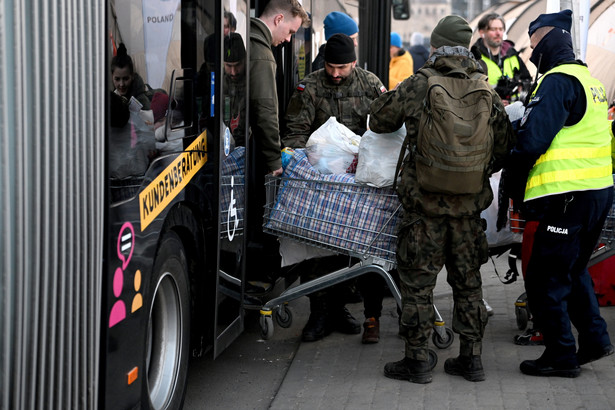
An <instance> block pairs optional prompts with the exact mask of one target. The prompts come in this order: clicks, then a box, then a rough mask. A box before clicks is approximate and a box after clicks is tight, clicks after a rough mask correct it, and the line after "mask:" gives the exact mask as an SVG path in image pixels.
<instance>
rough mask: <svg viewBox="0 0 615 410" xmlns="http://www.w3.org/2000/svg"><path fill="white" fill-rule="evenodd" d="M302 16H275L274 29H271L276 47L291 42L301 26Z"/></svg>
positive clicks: (273, 44) (273, 43)
mask: <svg viewBox="0 0 615 410" xmlns="http://www.w3.org/2000/svg"><path fill="white" fill-rule="evenodd" d="M301 22H302V21H301V17H299V16H297V17H292V16H290V17H284V15H283V14H278V15H277V16H275V17H274V19H273V23H274V29H273V30H271V34H272V41H273V42H272V46H274V47H276V46H279V45H280V44H282V43H284V42H289V41H290V38H291V36H292V35H293V34H295V33H296V32H297V30H299V27H301Z"/></svg>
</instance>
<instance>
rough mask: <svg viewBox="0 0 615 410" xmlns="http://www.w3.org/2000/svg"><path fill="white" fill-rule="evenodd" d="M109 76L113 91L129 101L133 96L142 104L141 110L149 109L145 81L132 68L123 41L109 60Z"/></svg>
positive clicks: (130, 59)
mask: <svg viewBox="0 0 615 410" xmlns="http://www.w3.org/2000/svg"><path fill="white" fill-rule="evenodd" d="M111 78H112V79H113V87H115V90H114V92H115V93H116V94H118V95H121V96H122V97H125V98H126V99H127V100H128V101H130V97H135V98H136V99H137V101H139V103H141V105H142V106H143V107H142V109H143V110H149V109H150V99H149V98H148V96H147V94H146V87H145V82H144V81H143V79H142V78H141V76H140V75H139V74H137V73H136V72H135V70H134V64H133V62H132V58H130V56H129V55H128V51H127V50H126V46H125V45H124V43H120V46H119V47H118V49H117V55H116V56H115V57H113V59H112V60H111Z"/></svg>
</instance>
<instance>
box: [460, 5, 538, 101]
mask: <svg viewBox="0 0 615 410" xmlns="http://www.w3.org/2000/svg"><path fill="white" fill-rule="evenodd" d="M505 32H506V23H505V22H504V19H503V18H502V17H501V16H500V15H498V14H495V13H490V14H486V15H485V16H483V17H482V18H481V19H480V20H479V21H478V33H479V34H480V38H479V39H478V40H477V41H476V43H474V45H473V46H472V51H473V53H474V55H475V56H478V55H480V56H481V59H482V60H483V61H484V62H485V65H486V66H487V75H488V76H489V84H491V85H492V86H493V87H496V88H495V90H496V91H497V92H498V95H499V96H500V98H501V99H502V100H503V101H504V102H505V103H508V102H509V101H510V100H511V99H516V98H518V96H519V93H520V92H521V90H522V88H523V87H522V85H521V84H522V83H526V84H529V83H530V82H531V75H530V73H529V71H528V70H527V67H526V66H525V63H523V60H521V58H520V57H519V53H518V52H517V50H515V48H514V45H515V44H514V43H513V42H512V41H509V40H504V33H505ZM526 91H527V90H526Z"/></svg>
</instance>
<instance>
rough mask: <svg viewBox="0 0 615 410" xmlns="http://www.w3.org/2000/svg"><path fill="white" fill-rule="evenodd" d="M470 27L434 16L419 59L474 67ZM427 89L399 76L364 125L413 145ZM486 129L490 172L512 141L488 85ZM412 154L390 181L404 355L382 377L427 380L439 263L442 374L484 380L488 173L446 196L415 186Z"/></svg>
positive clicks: (444, 68)
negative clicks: (449, 315)
mask: <svg viewBox="0 0 615 410" xmlns="http://www.w3.org/2000/svg"><path fill="white" fill-rule="evenodd" d="M471 36H472V29H471V28H470V27H469V26H468V23H467V22H466V21H465V20H464V19H462V18H461V17H458V16H447V17H445V18H443V19H442V20H440V22H439V23H438V25H437V26H436V28H435V29H434V31H433V33H432V36H431V46H432V54H431V56H430V58H429V60H428V61H427V63H426V66H427V67H431V68H433V69H435V70H437V71H439V72H440V73H446V72H448V71H450V70H453V69H462V70H464V71H465V72H466V73H468V74H471V73H473V72H475V71H480V69H479V68H478V67H479V65H478V62H477V61H476V60H475V59H474V57H473V56H472V54H471V53H470V51H469V50H468V46H469V43H470V38H471ZM426 92H427V77H426V76H425V75H423V74H422V73H420V72H419V73H417V74H415V75H413V76H412V77H410V78H408V79H406V80H404V81H403V82H402V83H401V84H400V85H399V86H398V87H397V89H395V90H394V91H391V92H388V93H386V94H384V95H383V96H382V97H380V98H379V99H378V100H376V101H374V102H373V103H372V106H371V117H370V128H371V129H372V130H373V131H375V132H378V133H385V132H391V131H394V130H397V129H399V127H400V126H401V125H402V124H403V123H405V125H406V129H407V133H408V134H407V138H408V141H409V147H414V146H416V143H417V132H418V127H419V120H420V118H421V113H422V111H423V101H424V98H425V96H426ZM493 102H494V105H493V108H492V113H491V114H492V116H494V121H493V123H492V130H493V136H494V144H493V147H494V148H493V154H492V163H491V166H490V168H491V169H490V170H489V171H490V172H489V173H491V172H496V171H498V170H499V169H501V167H502V165H503V164H502V163H503V161H504V159H505V157H506V155H507V153H508V152H509V150H510V149H511V148H512V146H513V144H514V134H513V132H512V129H511V126H510V123H509V121H508V117H507V115H506V113H505V110H504V107H503V105H502V102H501V100H500V98H499V97H498V96H497V94H496V93H495V92H493ZM414 161H415V159H414V155H413V154H411V155H408V156H407V157H406V159H405V160H404V163H403V166H402V169H401V182H400V184H399V186H398V188H397V192H398V195H399V198H400V200H401V202H402V204H403V207H404V217H403V221H402V224H401V227H400V229H399V233H398V243H397V269H398V271H399V275H400V278H401V293H402V299H403V309H402V317H401V322H400V329H399V334H400V336H401V337H402V338H403V339H404V340H405V345H406V350H405V357H404V359H402V360H401V361H399V362H392V363H387V364H386V366H385V368H384V374H385V376H386V377H389V378H394V379H401V380H409V381H411V382H414V383H429V382H431V380H432V375H431V367H432V366H431V365H430V364H429V361H428V349H427V345H428V340H429V336H430V334H431V329H432V327H433V323H434V320H435V314H434V309H433V289H434V287H435V285H436V278H437V275H438V273H439V272H440V270H441V269H442V267H443V266H445V267H446V271H447V281H448V283H449V284H450V285H451V287H452V289H453V300H454V309H453V330H454V331H455V332H456V333H458V334H459V340H460V354H459V356H458V357H457V358H451V359H447V360H446V362H445V364H444V369H445V371H446V372H447V373H449V374H453V375H461V376H463V377H464V378H465V379H467V380H470V381H481V380H484V379H485V373H484V371H483V366H482V363H481V358H480V355H481V350H482V338H483V333H484V330H485V325H486V324H487V311H486V308H485V305H484V303H483V296H482V288H481V286H482V282H481V276H480V270H479V269H480V266H481V265H482V264H483V263H485V262H487V258H488V245H487V239H486V236H485V232H484V230H485V228H486V222H485V221H484V220H482V219H481V217H480V213H481V211H482V210H483V209H485V208H487V207H488V206H489V204H490V203H491V201H492V199H493V193H492V191H491V186H490V183H489V175H485V177H484V185H483V189H482V192H480V193H478V194H461V195H447V194H438V193H430V192H427V191H424V190H422V189H421V188H419V184H418V181H417V176H416V169H415V163H414Z"/></svg>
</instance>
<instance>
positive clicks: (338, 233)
mask: <svg viewBox="0 0 615 410" xmlns="http://www.w3.org/2000/svg"><path fill="white" fill-rule="evenodd" d="M268 208H269V209H267V210H266V214H265V225H264V227H265V230H268V231H269V232H271V233H274V234H281V235H283V236H290V237H291V238H294V239H296V240H299V241H303V242H308V243H310V244H312V245H316V246H322V247H326V248H330V249H334V250H337V251H339V252H342V253H353V254H367V255H370V256H376V257H380V258H383V259H386V260H391V261H394V259H395V244H396V236H395V233H396V230H397V224H398V222H399V220H400V212H399V211H398V209H399V200H398V199H397V195H396V194H395V192H394V191H393V190H392V189H390V188H374V187H369V186H365V185H359V184H356V183H355V181H354V174H327V175H324V174H321V173H319V172H318V171H317V170H316V169H314V168H313V167H312V166H311V165H310V163H309V161H308V159H307V156H306V155H305V152H304V151H303V150H296V152H295V155H294V156H293V158H292V159H291V161H290V163H289V164H288V166H287V167H286V169H285V171H284V174H283V177H282V179H281V181H280V186H279V188H278V194H277V197H276V198H275V199H274V200H273V202H272V203H271V204H268ZM267 211H268V214H267Z"/></svg>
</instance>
